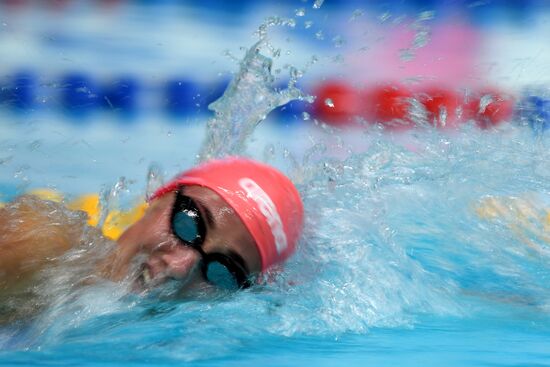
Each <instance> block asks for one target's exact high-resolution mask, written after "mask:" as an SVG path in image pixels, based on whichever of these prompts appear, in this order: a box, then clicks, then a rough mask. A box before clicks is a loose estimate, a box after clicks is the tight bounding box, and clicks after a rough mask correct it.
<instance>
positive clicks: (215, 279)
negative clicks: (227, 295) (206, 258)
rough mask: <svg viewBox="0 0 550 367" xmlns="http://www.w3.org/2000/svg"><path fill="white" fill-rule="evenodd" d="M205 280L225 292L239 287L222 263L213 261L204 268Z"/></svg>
mask: <svg viewBox="0 0 550 367" xmlns="http://www.w3.org/2000/svg"><path fill="white" fill-rule="evenodd" d="M205 275H206V279H208V281H209V282H210V283H212V284H213V285H214V286H216V287H218V288H221V289H226V290H231V291H233V290H238V289H240V288H242V287H241V285H239V282H238V281H237V279H235V276H234V275H233V273H232V272H231V271H230V270H229V269H228V268H227V267H226V266H225V265H223V264H222V263H219V262H217V261H213V262H211V263H209V264H208V266H207V268H206V274H205Z"/></svg>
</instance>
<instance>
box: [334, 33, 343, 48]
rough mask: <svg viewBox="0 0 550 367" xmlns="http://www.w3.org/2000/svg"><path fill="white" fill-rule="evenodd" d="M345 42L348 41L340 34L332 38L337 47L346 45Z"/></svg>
mask: <svg viewBox="0 0 550 367" xmlns="http://www.w3.org/2000/svg"><path fill="white" fill-rule="evenodd" d="M344 43H346V41H344V39H343V38H342V36H340V35H338V36H336V37H334V38H333V39H332V44H333V45H334V47H336V48H340V47H342V46H343V45H344Z"/></svg>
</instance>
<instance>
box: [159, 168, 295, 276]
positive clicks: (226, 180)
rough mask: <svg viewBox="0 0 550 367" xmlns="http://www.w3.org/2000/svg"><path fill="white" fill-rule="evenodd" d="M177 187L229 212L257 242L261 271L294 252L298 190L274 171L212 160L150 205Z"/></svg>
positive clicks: (170, 185)
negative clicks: (215, 199) (202, 190)
mask: <svg viewBox="0 0 550 367" xmlns="http://www.w3.org/2000/svg"><path fill="white" fill-rule="evenodd" d="M180 185H198V186H203V187H207V188H209V189H211V190H212V191H214V192H216V193H217V194H218V195H220V196H221V197H222V198H223V199H224V200H225V201H226V202H227V203H228V204H229V205H230V206H231V207H232V208H233V210H234V211H235V213H237V215H238V216H239V217H240V218H241V220H242V221H243V223H244V225H245V226H246V228H247V229H248V231H249V232H250V234H251V235H252V237H253V238H254V240H255V242H256V246H257V248H258V252H259V253H260V257H261V259H262V270H263V271H265V270H267V269H268V268H269V267H270V266H272V265H274V264H277V263H280V262H282V261H284V260H285V259H286V258H288V257H289V256H290V255H291V254H292V253H293V252H294V250H295V249H296V242H298V239H299V237H300V234H301V231H302V223H303V212H304V208H303V205H302V201H301V199H300V195H299V194H298V190H296V187H294V185H293V184H292V182H291V181H290V180H289V179H288V178H287V177H286V176H285V175H283V174H282V173H281V172H279V171H277V170H276V169H274V168H273V167H270V166H267V165H265V164H262V163H258V162H255V161H253V160H250V159H245V158H237V157H232V158H225V159H221V160H212V161H209V162H206V163H204V164H202V165H200V166H198V167H195V168H192V169H190V170H189V171H186V172H183V173H182V174H181V175H179V176H177V177H176V178H175V179H174V180H172V181H170V182H169V183H168V184H166V185H165V186H164V187H162V188H160V189H159V190H157V191H156V192H155V194H154V195H153V196H152V199H151V200H154V199H156V198H158V197H160V196H163V195H164V194H166V193H168V192H171V191H175V190H177V188H178V187H179V186H180Z"/></svg>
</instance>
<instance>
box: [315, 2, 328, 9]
mask: <svg viewBox="0 0 550 367" xmlns="http://www.w3.org/2000/svg"><path fill="white" fill-rule="evenodd" d="M324 2H325V0H315V3H313V9H319V8H320V7H321V6H322V5H323V3H324Z"/></svg>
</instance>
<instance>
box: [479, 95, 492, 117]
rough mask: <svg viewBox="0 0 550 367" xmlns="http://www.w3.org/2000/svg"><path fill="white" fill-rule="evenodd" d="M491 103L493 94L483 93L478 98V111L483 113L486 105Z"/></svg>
mask: <svg viewBox="0 0 550 367" xmlns="http://www.w3.org/2000/svg"><path fill="white" fill-rule="evenodd" d="M491 103H493V96H492V95H490V94H485V95H484V96H482V97H481V98H480V99H479V111H478V113H480V114H481V113H484V112H485V109H486V108H487V106H489V105H490V104H491Z"/></svg>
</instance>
